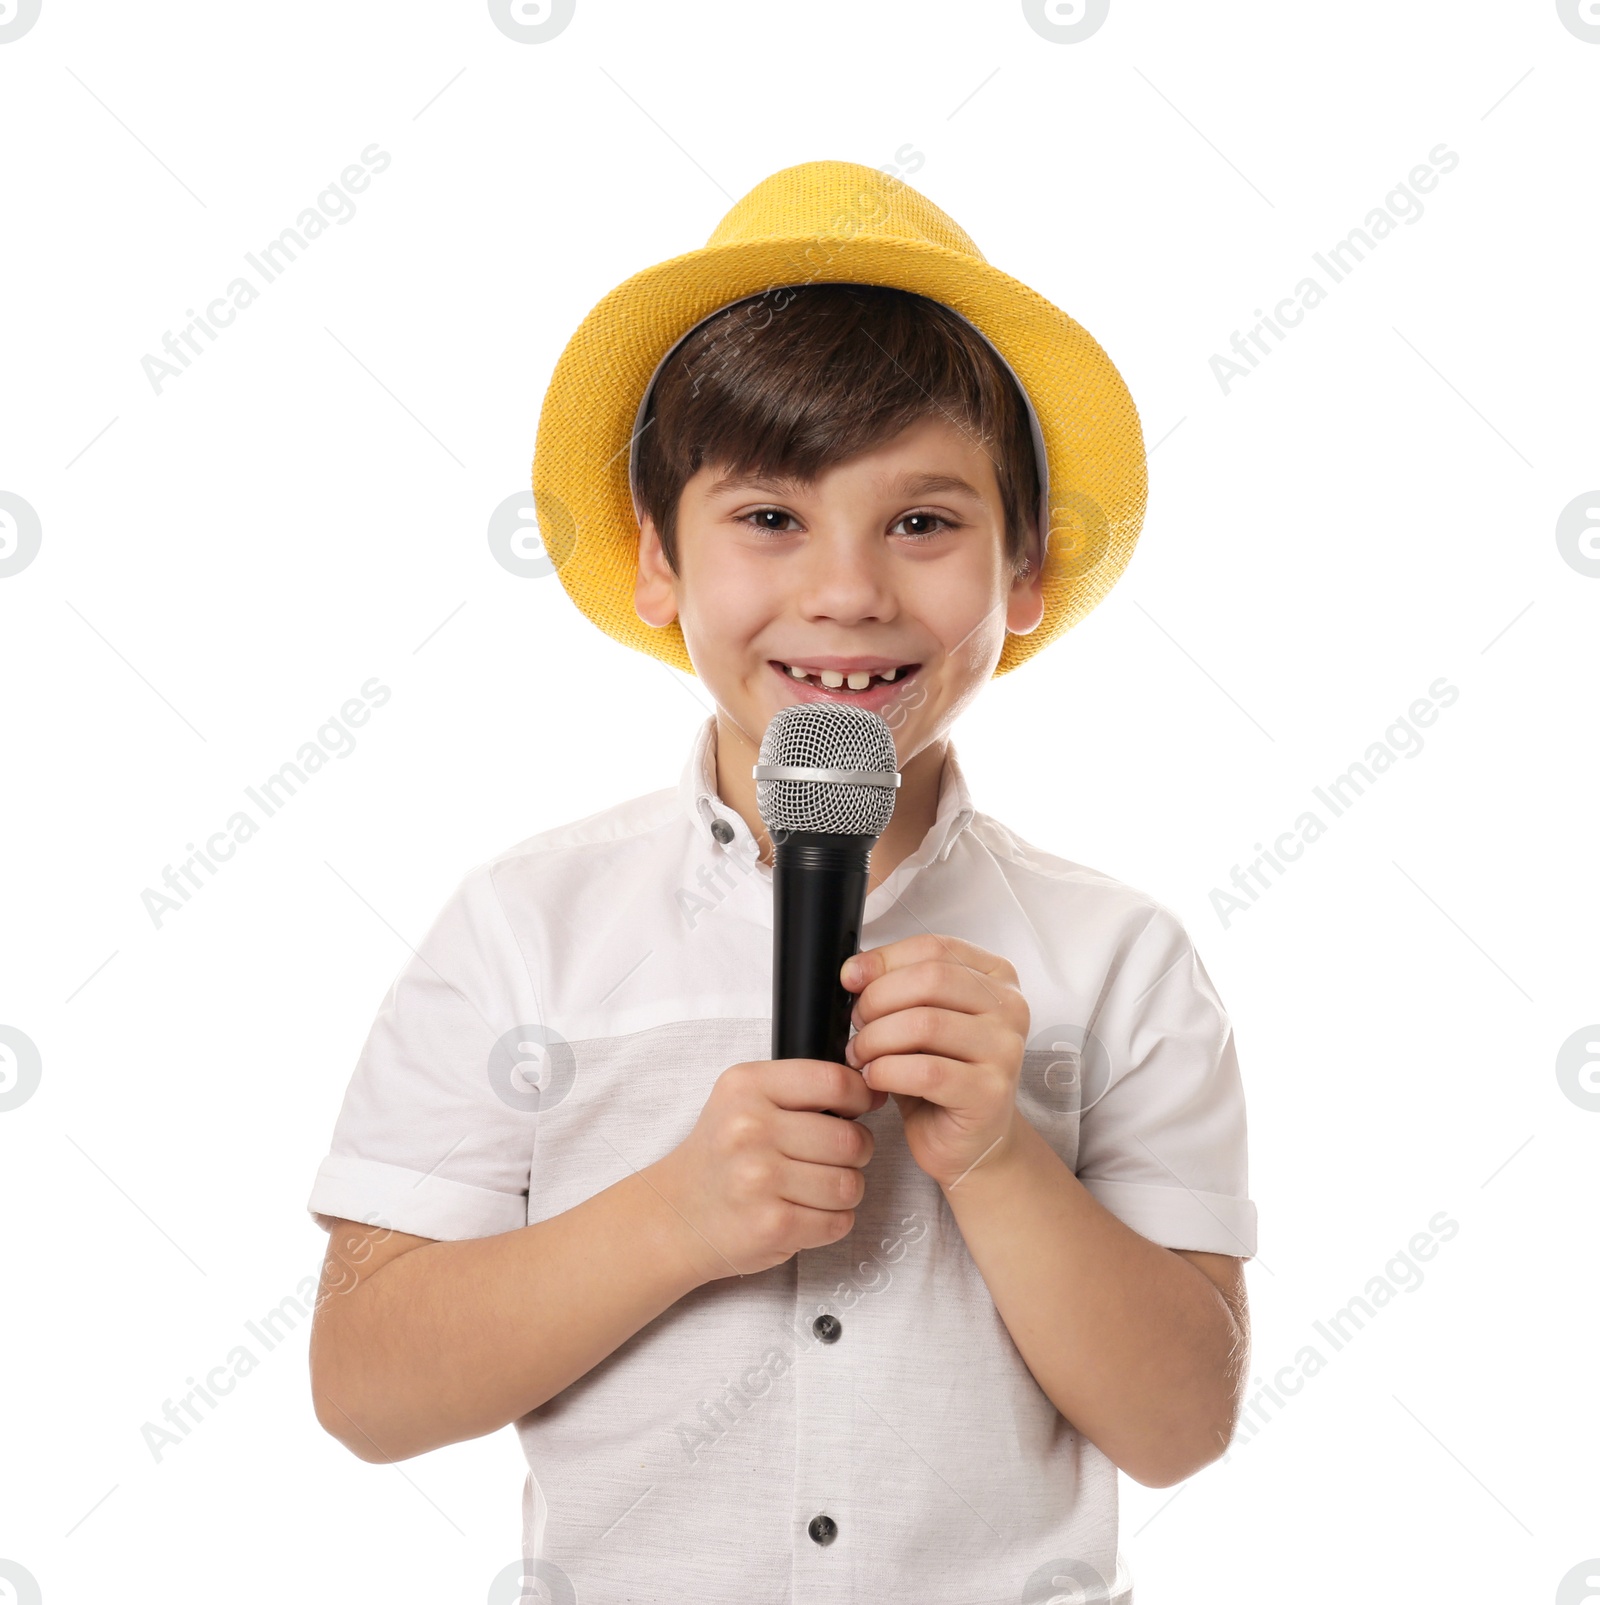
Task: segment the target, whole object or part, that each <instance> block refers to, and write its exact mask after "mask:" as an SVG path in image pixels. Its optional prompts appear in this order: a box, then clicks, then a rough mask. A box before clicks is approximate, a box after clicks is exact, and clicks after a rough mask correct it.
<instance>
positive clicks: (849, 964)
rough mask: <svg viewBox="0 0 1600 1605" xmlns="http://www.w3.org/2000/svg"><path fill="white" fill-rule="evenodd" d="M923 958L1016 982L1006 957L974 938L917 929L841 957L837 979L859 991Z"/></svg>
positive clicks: (1013, 970) (1012, 968) (1015, 975)
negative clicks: (842, 960) (895, 938)
mask: <svg viewBox="0 0 1600 1605" xmlns="http://www.w3.org/2000/svg"><path fill="white" fill-rule="evenodd" d="M926 959H943V960H944V961H945V962H947V963H950V964H959V965H961V966H962V968H963V969H967V970H971V971H972V972H973V973H974V974H975V975H981V976H989V977H992V978H994V979H996V980H1000V981H1006V982H1009V983H1010V984H1011V985H1012V986H1015V985H1016V984H1017V972H1016V969H1015V968H1014V966H1013V965H1012V964H1011V961H1010V960H1009V959H1003V958H1001V957H1000V956H999V954H997V953H991V952H989V951H988V950H987V949H986V948H981V947H979V946H978V944H977V943H976V942H968V941H966V940H964V939H963V938H962V937H959V936H944V935H942V934H940V933H939V932H937V931H919V932H918V933H917V934H916V935H915V936H905V937H902V938H901V939H900V940H899V941H898V942H889V943H886V944H885V945H884V946H883V947H869V948H867V949H866V950H865V951H864V952H861V953H857V954H855V955H854V956H853V957H851V958H848V959H846V960H845V962H844V965H843V966H842V968H841V970H840V979H841V980H842V981H843V982H844V985H845V988H846V990H848V991H851V992H859V991H860V990H861V989H862V987H864V986H865V985H866V984H867V983H868V982H869V981H873V980H876V979H877V978H878V976H880V975H887V974H888V973H889V972H890V971H891V970H899V969H905V968H906V967H907V966H908V965H912V964H920V963H922V962H923V961H924V960H926Z"/></svg>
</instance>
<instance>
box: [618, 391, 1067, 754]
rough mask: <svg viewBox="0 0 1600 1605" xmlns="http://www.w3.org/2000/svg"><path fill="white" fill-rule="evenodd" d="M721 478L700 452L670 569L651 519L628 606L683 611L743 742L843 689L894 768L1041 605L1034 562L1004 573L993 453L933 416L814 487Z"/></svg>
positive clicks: (988, 671)
mask: <svg viewBox="0 0 1600 1605" xmlns="http://www.w3.org/2000/svg"><path fill="white" fill-rule="evenodd" d="M721 476H722V469H721V468H720V467H717V466H708V467H703V468H701V469H700V470H699V472H698V473H696V474H695V475H694V477H693V478H691V479H690V480H689V481H688V483H687V484H686V485H685V486H684V488H683V495H682V498H681V500H680V501H679V504H678V520H677V537H678V540H677V545H678V573H677V574H676V575H675V574H673V572H672V570H671V569H670V568H669V567H668V566H667V562H666V559H665V557H664V556H663V555H662V552H661V546H660V542H659V540H658V538H657V536H656V531H655V525H654V523H653V521H652V520H651V519H650V518H649V517H648V516H646V518H645V519H644V521H643V525H642V528H641V531H640V541H639V572H638V577H637V580H636V583H635V591H634V596H635V606H636V608H637V610H638V613H639V616H640V618H642V619H643V620H644V621H645V622H646V623H647V624H652V625H657V626H660V625H665V624H669V623H671V622H672V620H673V619H674V618H677V619H678V620H679V621H680V623H681V624H682V627H683V635H684V640H685V642H686V644H687V646H688V649H689V658H690V661H691V662H692V663H693V664H694V668H695V673H696V675H697V676H698V677H699V678H700V679H701V680H703V681H704V682H705V684H706V686H707V688H708V689H709V690H710V692H711V694H712V696H713V697H714V698H715V699H716V702H717V706H718V708H719V709H720V710H721V711H722V712H723V714H724V715H725V716H726V717H728V718H729V719H731V720H732V721H733V723H734V724H735V725H736V727H737V728H739V729H740V730H742V731H743V732H744V733H745V735H746V737H747V738H748V739H749V740H750V741H751V742H752V743H759V742H760V740H761V737H762V734H763V732H764V731H765V730H766V727H767V724H768V722H769V721H770V720H771V718H772V716H773V715H774V714H775V713H777V712H778V710H779V709H780V708H784V707H787V706H788V705H789V704H790V703H792V702H802V701H818V700H824V701H840V702H844V701H850V702H856V703H859V704H860V705H861V706H863V707H866V708H870V709H871V710H872V711H873V712H875V713H878V714H880V715H881V716H882V717H883V718H884V719H885V720H886V721H887V722H888V725H889V727H890V729H891V730H893V731H894V736H895V749H896V752H897V754H898V756H899V759H900V762H901V764H902V766H903V765H904V764H905V763H906V762H908V761H909V760H910V759H911V758H912V757H914V756H915V755H916V754H917V753H918V752H920V751H921V750H922V749H923V748H924V747H925V746H927V744H928V743H929V742H930V741H933V740H935V739H937V738H938V737H939V736H941V735H943V733H944V732H945V731H946V730H947V729H948V728H949V726H950V725H951V724H953V723H954V721H955V719H956V717H957V715H958V714H959V713H960V712H961V710H962V709H963V708H964V707H965V706H966V705H967V703H969V702H970V701H971V700H972V699H973V698H974V697H975V696H976V695H977V694H978V691H979V690H980V689H981V687H982V686H983V685H984V683H985V682H986V681H987V680H988V679H989V678H990V676H991V675H992V674H993V672H994V667H995V664H996V662H997V661H998V660H999V657H1000V650H1001V647H1002V646H1003V645H1004V642H1005V634H1006V631H1007V630H1008V629H1009V630H1012V631H1014V632H1016V633H1018V634H1026V633H1027V632H1028V631H1029V630H1031V629H1033V628H1034V626H1035V625H1037V624H1038V622H1039V620H1040V617H1041V616H1042V614H1043V610H1044V609H1043V600H1042V592H1041V586H1040V578H1039V575H1038V573H1037V571H1033V572H1030V573H1029V574H1027V575H1025V576H1024V577H1023V578H1022V579H1020V580H1017V581H1013V579H1012V576H1011V571H1010V565H1009V564H1008V562H1007V560H1006V556H1005V515H1004V510H1003V508H1002V506H1001V502H1000V488H999V484H998V482H997V481H996V479H995V473H994V466H993V463H992V461H991V459H990V457H989V455H988V454H987V452H985V451H984V449H983V447H982V446H981V445H980V444H979V443H978V442H977V440H976V439H975V438H973V437H971V436H970V435H969V433H968V432H966V431H964V430H963V429H961V428H960V427H958V426H956V425H954V424H952V423H950V422H949V421H947V420H946V419H944V418H942V417H938V418H928V419H925V420H922V421H920V422H918V423H916V424H914V425H912V426H911V427H910V428H908V429H907V430H905V431H904V432H903V433H902V434H900V435H899V436H897V437H896V438H895V439H894V440H892V441H890V442H889V443H888V444H887V445H885V446H882V447H879V448H878V449H876V450H874V451H872V452H869V453H866V454H864V455H862V456H860V457H856V458H854V459H852V460H851V461H849V462H846V463H841V464H839V465H837V466H836V467H834V468H832V469H829V470H828V471H826V472H825V473H824V474H823V475H822V476H821V477H820V478H819V479H818V480H817V481H816V483H815V484H812V485H806V486H802V485H795V484H773V483H753V482H748V481H746V482H740V483H733V484H723V483H721V482H720V480H721ZM932 476H942V477H943V478H945V479H955V480H959V481H962V482H963V485H954V484H948V483H946V484H940V485H935V484H932V483H930V482H929V480H930V479H931V477H932ZM794 668H801V669H805V670H807V671H809V672H808V674H807V676H806V678H805V679H800V678H797V677H796V676H795V675H794V673H793V672H792V671H793V669H794ZM823 670H831V671H835V672H838V673H841V674H843V675H845V676H846V679H845V683H844V684H842V685H839V686H836V687H829V686H827V685H825V684H824V683H823V682H822V679H821V673H820V671H823ZM886 670H894V671H896V673H895V675H894V678H893V680H891V681H885V680H883V679H882V678H881V674H882V672H883V671H886ZM852 672H854V674H855V676H856V678H857V680H858V682H859V679H860V677H861V675H863V674H867V675H870V676H871V679H870V680H869V682H868V683H867V685H866V686H865V688H864V689H860V690H857V689H852V687H851V685H850V683H849V678H848V676H849V675H850V674H851V673H852ZM831 677H832V676H831V675H830V678H831Z"/></svg>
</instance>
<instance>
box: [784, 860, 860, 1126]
mask: <svg viewBox="0 0 1600 1605" xmlns="http://www.w3.org/2000/svg"><path fill="white" fill-rule="evenodd" d="M877 839H878V838H877V837H876V836H846V835H835V834H833V833H831V832H827V831H815V830H791V831H787V832H778V831H774V832H773V860H772V1057H773V1058H774V1059H828V1060H831V1061H833V1062H834V1063H836V1064H843V1063H844V1062H845V1058H844V1045H845V1043H846V1041H848V1040H849V1036H850V1010H851V1008H852V1007H853V1006H854V1004H855V997H854V995H853V994H852V993H850V992H847V991H846V990H845V987H844V983H843V982H841V981H840V979H839V969H840V966H842V965H843V963H844V961H845V960H846V959H847V958H849V957H850V955H851V954H852V953H854V952H856V951H857V950H858V948H859V946H860V941H861V924H862V914H863V911H864V909H865V907H866V901H867V878H868V866H869V863H870V860H871V856H872V848H873V844H874V843H875V842H876V841H877ZM830 1112H831V1111H830Z"/></svg>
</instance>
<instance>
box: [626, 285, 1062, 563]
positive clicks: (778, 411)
mask: <svg viewBox="0 0 1600 1605" xmlns="http://www.w3.org/2000/svg"><path fill="white" fill-rule="evenodd" d="M930 415H940V416H944V417H946V418H948V419H949V420H950V421H951V422H952V423H954V424H956V426H957V427H958V428H964V429H966V430H967V431H969V432H970V433H971V434H972V435H974V436H975V437H976V438H977V440H978V441H979V442H980V443H982V444H983V445H984V448H985V449H986V450H987V451H988V453H989V455H990V458H991V459H992V460H993V463H994V470H995V479H996V482H997V483H998V485H999V488H1000V498H1001V505H1002V507H1003V509H1004V513H1005V552H1006V557H1007V559H1008V561H1009V562H1010V565H1011V568H1012V572H1013V573H1020V572H1021V570H1022V566H1023V563H1024V561H1025V560H1026V558H1027V556H1028V554H1029V550H1030V547H1031V543H1032V540H1033V538H1034V536H1035V534H1036V532H1037V528H1038V507H1039V480H1038V469H1037V466H1036V464H1035V461H1034V450H1033V433H1032V428H1031V426H1030V424H1029V421H1028V409H1027V403H1026V402H1025V401H1024V399H1023V396H1022V393H1021V391H1020V390H1019V389H1018V388H1017V383H1016V381H1015V379H1013V378H1012V376H1011V374H1010V372H1009V371H1008V370H1007V368H1006V366H1005V364H1004V363H1003V362H1002V361H1001V359H1000V358H999V357H998V356H997V355H996V354H995V352H994V351H993V350H992V349H991V348H990V346H989V344H988V342H987V341H986V340H985V339H984V338H983V336H982V335H980V334H979V333H978V332H977V330H976V329H974V328H973V327H972V326H971V325H970V324H969V323H968V322H967V321H966V320H965V319H964V318H961V317H960V316H958V315H957V314H956V313H954V312H952V311H951V310H950V309H949V308H948V307H946V306H943V305H941V304H940V303H939V302H937V301H931V300H929V299H928V298H927V297H926V296H921V295H915V294H913V293H911V292H910V291H908V290H897V289H893V288H890V287H888V286H884V285H871V284H831V283H830V284H806V285H789V286H785V287H783V288H780V289H774V290H768V291H764V292H762V293H761V294H759V295H752V296H746V297H745V299H744V300H742V301H736V302H734V303H733V305H732V306H728V307H724V308H723V309H722V310H721V311H720V312H717V313H715V314H713V315H712V316H711V317H709V318H707V319H706V320H705V321H704V322H703V323H701V324H699V325H697V326H696V328H695V329H694V330H692V331H691V332H690V334H689V335H688V336H687V337H686V338H685V339H684V341H683V343H682V344H681V345H680V346H679V347H678V348H677V350H676V351H674V352H673V353H672V355H671V356H670V357H669V358H668V359H667V361H666V362H665V363H664V364H663V366H662V368H661V372H660V373H659V375H658V376H657V378H656V381H655V385H654V388H653V390H652V391H651V394H650V399H649V403H648V406H647V408H646V411H645V415H644V417H643V419H642V420H641V422H640V428H641V434H640V436H639V441H638V459H637V464H636V471H635V477H634V485H635V490H636V493H637V496H638V502H639V510H640V512H641V513H648V514H649V515H650V517H651V518H652V519H653V520H654V522H655V526H656V530H657V532H658V533H659V535H660V537H661V547H662V551H663V552H664V553H665V555H666V559H667V562H668V564H669V565H671V567H672V569H673V571H674V573H676V572H677V567H678V563H677V539H676V536H677V512H678V499H679V497H680V496H681V495H682V492H683V487H684V485H685V483H686V482H687V481H688V480H689V479H690V478H691V476H693V475H694V474H695V473H696V472H697V471H698V470H699V469H700V468H702V467H704V466H706V465H707V464H712V465H715V466H717V467H719V468H721V469H723V470H724V471H731V472H735V473H740V474H754V475H761V476H763V477H784V478H793V479H798V480H800V481H802V482H805V483H809V482H811V481H813V480H815V479H816V478H817V477H819V476H820V475H821V473H822V472H823V471H824V470H825V469H828V468H830V467H832V466H833V465H835V464H837V463H841V462H845V461H847V460H849V459H850V458H852V457H855V456H858V455H860V454H861V453H862V452H866V451H870V450H872V449H874V448H875V447H878V446H881V445H883V444H885V443H886V442H888V441H890V440H893V439H894V438H895V436H897V435H898V434H899V433H900V432H901V431H902V430H903V429H906V428H907V427H909V426H910V425H911V424H913V423H916V422H918V421H920V420H921V419H923V418H926V417H928V416H930Z"/></svg>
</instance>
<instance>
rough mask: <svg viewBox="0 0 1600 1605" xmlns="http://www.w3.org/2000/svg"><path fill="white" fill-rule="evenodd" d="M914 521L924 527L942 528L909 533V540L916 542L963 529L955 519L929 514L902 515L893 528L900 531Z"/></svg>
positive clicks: (939, 514)
mask: <svg viewBox="0 0 1600 1605" xmlns="http://www.w3.org/2000/svg"><path fill="white" fill-rule="evenodd" d="M912 519H915V520H917V522H918V523H920V524H923V525H929V524H938V525H939V526H940V528H939V529H928V528H923V529H916V530H911V531H909V532H908V535H909V538H910V539H912V540H915V541H925V540H928V539H929V538H931V537H932V536H934V535H939V534H942V533H943V532H944V531H945V530H947V529H959V528H960V527H961V526H960V525H959V524H958V523H957V522H956V520H955V519H953V518H946V517H945V516H944V514H943V513H928V512H922V513H902V514H901V515H900V517H899V518H898V519H896V520H895V523H894V525H893V526H892V527H893V528H894V529H898V528H899V527H900V525H901V524H907V523H910V522H911V520H912Z"/></svg>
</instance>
